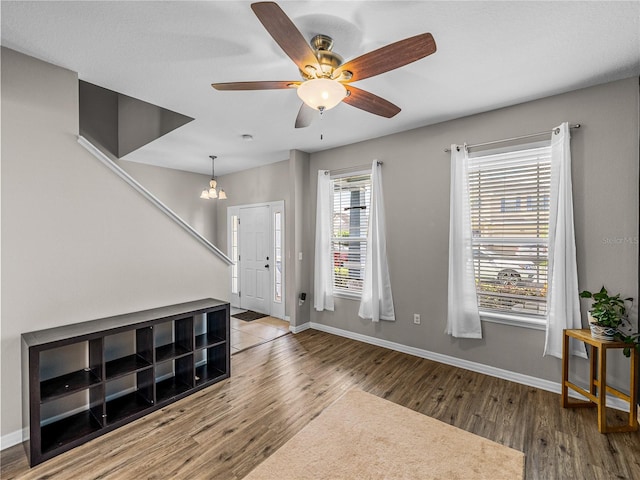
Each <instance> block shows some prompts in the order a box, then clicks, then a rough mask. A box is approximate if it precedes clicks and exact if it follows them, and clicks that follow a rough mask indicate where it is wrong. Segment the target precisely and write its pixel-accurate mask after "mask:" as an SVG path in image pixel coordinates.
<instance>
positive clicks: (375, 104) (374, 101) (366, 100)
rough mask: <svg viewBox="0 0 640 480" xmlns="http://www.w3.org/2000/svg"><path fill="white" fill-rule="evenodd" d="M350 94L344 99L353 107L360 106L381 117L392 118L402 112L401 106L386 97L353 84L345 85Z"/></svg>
mask: <svg viewBox="0 0 640 480" xmlns="http://www.w3.org/2000/svg"><path fill="white" fill-rule="evenodd" d="M345 87H347V91H349V95H348V96H346V97H345V98H344V100H342V101H343V102H344V103H348V104H349V105H351V106H352V107H356V108H359V109H361V110H364V111H366V112H369V113H373V114H375V115H380V116H381V117H386V118H391V117H393V116H395V115H397V114H398V113H400V110H401V109H400V107H398V106H397V105H394V104H393V103H391V102H390V101H388V100H385V99H384V98H381V97H378V96H377V95H374V94H373V93H370V92H367V91H365V90H362V89H360V88H356V87H354V86H353V85H345Z"/></svg>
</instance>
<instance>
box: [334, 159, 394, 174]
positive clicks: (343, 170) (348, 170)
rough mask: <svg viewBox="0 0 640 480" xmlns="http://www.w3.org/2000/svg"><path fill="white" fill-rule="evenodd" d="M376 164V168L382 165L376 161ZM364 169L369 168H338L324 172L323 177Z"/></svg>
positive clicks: (358, 166)
mask: <svg viewBox="0 0 640 480" xmlns="http://www.w3.org/2000/svg"><path fill="white" fill-rule="evenodd" d="M376 164H377V165H378V166H381V165H382V164H383V162H382V161H381V160H377V161H376ZM365 168H369V165H356V166H355V167H346V168H338V169H337V170H325V171H324V174H325V175H332V174H335V173H345V172H350V171H352V170H353V171H356V170H363V169H365Z"/></svg>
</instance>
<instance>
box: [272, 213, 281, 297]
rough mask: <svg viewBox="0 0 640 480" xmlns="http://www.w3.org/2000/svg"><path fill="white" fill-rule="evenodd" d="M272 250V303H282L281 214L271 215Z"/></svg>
mask: <svg viewBox="0 0 640 480" xmlns="http://www.w3.org/2000/svg"><path fill="white" fill-rule="evenodd" d="M273 250H274V258H275V267H276V268H274V269H273V301H274V302H276V303H282V212H274V214H273Z"/></svg>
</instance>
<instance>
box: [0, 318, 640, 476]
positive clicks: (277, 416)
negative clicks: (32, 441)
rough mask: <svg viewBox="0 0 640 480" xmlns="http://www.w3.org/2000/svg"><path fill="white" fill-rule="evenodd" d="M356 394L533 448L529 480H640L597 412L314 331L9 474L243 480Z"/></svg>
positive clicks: (634, 457) (633, 447)
mask: <svg viewBox="0 0 640 480" xmlns="http://www.w3.org/2000/svg"><path fill="white" fill-rule="evenodd" d="M558 380H560V379H558ZM353 387H357V388H360V389H362V390H364V391H367V392H370V393H372V394H374V395H378V396H380V397H382V398H386V399H387V400H390V401H392V402H395V403H398V404H400V405H404V406H406V407H408V408H411V409H413V410H416V411H419V412H421V413H424V414H425V415H429V416H431V417H433V418H437V419H439V420H441V421H443V422H446V423H449V424H451V425H454V426H456V427H459V428H462V429H464V430H467V431H469V432H472V433H475V434H477V435H481V436H483V437H485V438H488V439H491V440H493V441H495V442H498V443H501V444H503V445H507V446H509V447H512V448H515V449H517V450H520V451H523V452H524V453H525V454H526V479H527V480H534V479H545V480H555V479H562V480H564V479H581V480H582V479H588V480H591V479H640V433H638V432H634V433H615V434H608V435H603V434H600V433H598V430H597V425H596V423H597V422H596V411H595V410H593V409H563V408H561V406H560V398H559V395H557V394H553V393H550V392H546V391H543V390H538V389H536V388H532V387H527V386H523V385H519V384H516V383H511V382H508V381H504V380H499V379H496V378H493V377H488V376H485V375H481V374H478V373H473V372H469V371H466V370H461V369H458V368H455V367H450V366H447V365H442V364H439V363H435V362H432V361H429V360H424V359H421V358H417V357H413V356H410V355H406V354H402V353H398V352H395V351H391V350H386V349H384V348H380V347H375V346H372V345H368V344H364V343H359V342H356V341H353V340H349V339H345V338H341V337H337V336H334V335H330V334H327V333H322V332H318V331H313V330H307V331H305V332H302V333H299V334H297V335H285V336H283V337H279V338H277V339H275V340H273V341H272V342H269V343H264V344H262V345H258V346H255V347H253V348H251V349H248V350H245V351H243V352H240V353H237V354H235V355H234V356H233V357H232V371H231V378H230V379H228V380H225V381H224V382H221V383H219V384H217V385H214V386H212V387H209V388H207V389H205V390H202V391H200V392H198V393H196V394H194V395H192V396H191V397H188V398H186V399H183V400H181V401H179V402H176V403H174V404H172V405H170V406H168V407H166V408H164V409H162V410H159V411H157V412H154V413H153V414H151V415H149V416H147V417H144V418H141V419H139V420H138V421H136V422H133V423H131V424H129V425H126V426H124V427H122V428H120V429H118V430H115V431H113V432H111V433H109V434H107V435H104V436H102V437H100V438H98V439H95V440H93V441H91V442H89V443H87V444H85V445H82V446H80V447H78V448H76V449H74V450H72V451H69V452H66V453H65V454H62V455H60V456H58V457H56V458H54V459H51V460H49V461H47V462H45V463H44V464H42V465H39V466H37V467H35V468H33V469H29V468H28V465H27V460H26V456H25V454H24V451H23V449H22V447H21V446H20V445H17V446H15V447H11V448H10V449H7V450H5V451H3V452H2V454H1V460H2V470H1V474H2V475H1V476H2V479H6V480H9V479H14V478H22V479H35V478H47V479H65V480H66V479H82V480H84V479H87V480H88V479H240V478H242V477H243V476H245V475H246V474H247V473H248V472H250V471H251V470H252V469H253V468H254V467H255V466H257V465H258V464H259V463H260V462H261V461H262V460H263V459H265V458H266V457H268V456H269V455H270V454H271V453H273V452H274V451H275V450H277V449H278V448H279V447H280V446H281V445H283V444H284V443H285V442H286V441H287V440H289V439H290V438H291V437H292V436H293V435H294V434H296V433H297V432H298V431H300V430H301V429H302V428H303V427H304V426H305V425H306V424H308V423H309V422H310V421H311V420H312V419H313V418H315V417H316V416H317V415H318V414H320V412H322V410H323V409H325V408H326V407H327V406H329V405H330V404H331V403H332V402H334V401H335V400H336V399H338V398H339V397H340V395H342V394H343V393H344V392H345V391H346V390H348V389H350V388H353ZM618 417H620V415H619V414H618V413H616V412H615V411H613V410H612V411H610V412H609V419H610V421H612V422H615V421H619V422H622V421H623V418H622V417H620V418H618ZM300 455H301V456H304V455H305V452H304V451H301V452H300ZM442 460H443V461H447V460H446V458H443V459H442Z"/></svg>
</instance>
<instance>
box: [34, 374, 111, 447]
mask: <svg viewBox="0 0 640 480" xmlns="http://www.w3.org/2000/svg"><path fill="white" fill-rule="evenodd" d="M86 395H88V404H87V403H86V401H87V397H86ZM103 395H104V386H103V384H99V385H97V386H95V387H93V388H90V389H88V392H83V391H78V392H76V393H75V394H74V395H70V396H66V397H64V398H58V399H57V400H52V401H50V402H48V404H47V407H48V408H47V409H48V410H49V411H62V410H65V409H66V408H69V406H73V405H76V404H78V403H80V404H81V406H80V407H78V408H74V409H72V410H71V411H66V412H64V411H63V412H62V413H58V414H57V415H55V416H52V417H50V418H48V419H45V420H43V421H42V422H41V427H40V428H41V431H40V451H41V452H42V454H43V455H46V454H48V453H50V452H53V451H55V450H57V449H64V447H65V446H66V445H68V444H70V443H74V442H80V441H82V439H84V438H86V437H87V436H88V435H91V434H93V433H94V432H97V431H99V430H100V429H102V427H103V420H102V418H103V401H102V398H103ZM82 403H84V405H82ZM78 410H80V411H78Z"/></svg>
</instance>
